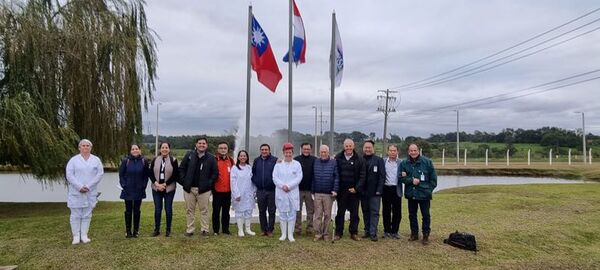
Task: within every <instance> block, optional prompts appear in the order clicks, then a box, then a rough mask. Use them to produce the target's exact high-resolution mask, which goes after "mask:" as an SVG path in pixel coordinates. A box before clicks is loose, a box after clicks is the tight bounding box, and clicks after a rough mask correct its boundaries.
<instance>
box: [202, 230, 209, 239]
mask: <svg viewBox="0 0 600 270" xmlns="http://www.w3.org/2000/svg"><path fill="white" fill-rule="evenodd" d="M201 236H202V238H204V239H208V232H207V231H202V234H201Z"/></svg>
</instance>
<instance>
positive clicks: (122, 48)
mask: <svg viewBox="0 0 600 270" xmlns="http://www.w3.org/2000/svg"><path fill="white" fill-rule="evenodd" d="M1 5H2V6H1V7H0V57H1V61H0V164H10V165H15V166H18V168H20V169H21V170H22V171H25V170H29V169H30V170H31V171H32V172H33V174H34V175H36V176H37V177H39V178H42V179H51V178H56V177H58V176H60V175H61V174H62V171H63V168H64V164H66V162H67V161H68V159H69V157H70V156H71V155H72V154H73V153H75V152H76V143H77V141H78V139H79V138H88V139H90V140H91V141H92V142H93V143H94V152H95V153H96V154H97V155H99V156H100V157H101V158H102V159H103V160H104V161H115V160H117V159H118V157H119V156H120V155H122V154H123V153H127V149H128V145H129V144H130V143H132V142H134V141H136V140H139V138H141V134H142V106H143V107H144V109H147V106H148V103H149V102H152V93H153V91H154V90H155V87H154V80H155V79H156V66H157V58H156V44H155V41H154V38H155V36H156V35H155V33H154V32H152V31H151V30H150V29H149V27H148V25H147V20H146V14H145V12H144V5H145V3H144V1H143V0H128V1H126V0H71V1H63V0H61V1H58V0H54V1H52V0H29V1H10V0H8V1H3V4H1Z"/></svg>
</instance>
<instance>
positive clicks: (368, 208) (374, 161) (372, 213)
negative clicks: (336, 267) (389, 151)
mask: <svg viewBox="0 0 600 270" xmlns="http://www.w3.org/2000/svg"><path fill="white" fill-rule="evenodd" d="M363 154H364V156H363V158H364V159H365V183H364V185H361V189H360V194H361V199H360V205H361V208H362V213H363V220H364V225H365V234H364V235H363V238H371V241H377V225H378V224H379V207H380V206H381V195H382V194H383V183H384V182H385V163H384V162H383V159H382V158H380V157H378V156H376V155H375V142H374V141H372V140H366V141H365V143H364V145H363Z"/></svg>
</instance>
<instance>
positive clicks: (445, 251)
mask: <svg viewBox="0 0 600 270" xmlns="http://www.w3.org/2000/svg"><path fill="white" fill-rule="evenodd" d="M174 210H175V213H174V235H173V237H171V238H165V237H163V236H161V237H157V238H153V237H149V234H150V233H151V232H152V228H153V218H152V212H153V206H152V204H150V203H145V204H143V206H142V228H141V231H142V236H141V238H138V239H125V237H124V229H123V228H124V225H123V217H122V215H123V214H122V213H123V205H122V204H121V203H108V202H100V203H99V204H98V207H97V208H96V210H95V211H94V217H93V221H92V227H91V230H90V237H91V238H92V239H93V241H92V243H90V244H86V245H76V246H72V245H71V244H70V233H69V222H68V219H69V211H68V209H67V208H66V206H65V204H64V203H43V204H10V203H1V204H0V232H1V233H0V265H13V264H17V265H19V266H20V269H115V268H118V269H150V268H152V269H166V268H176V269H207V268H208V269H259V268H261V269H284V268H285V269H288V268H290V269H315V268H316V269H323V268H339V269H345V268H352V269H398V268H412V269H417V268H418V269H431V268H452V269H465V268H478V269H483V268H485V269H489V268H507V269H516V268H519V269H550V268H555V269H558V268H560V269H563V268H576V269H598V268H599V267H600V233H599V232H600V184H594V183H589V184H568V185H516V186H477V187H467V188H459V189H453V190H446V191H442V192H440V193H437V194H435V196H434V200H433V201H432V209H431V211H432V243H431V244H430V245H429V246H426V247H424V246H422V245H421V244H420V243H415V242H411V243H409V242H407V241H406V238H407V236H408V235H407V234H408V218H407V213H406V203H405V201H404V202H403V218H402V222H401V229H400V231H401V234H402V237H403V238H402V239H401V240H387V239H383V240H380V241H379V242H377V243H373V242H371V241H361V242H353V241H351V240H349V239H348V237H347V236H346V237H344V238H343V239H342V240H341V241H339V242H336V243H335V244H331V243H326V242H322V241H321V242H317V243H314V242H312V240H311V238H310V237H307V236H297V237H296V238H297V242H296V243H289V242H279V241H278V240H277V239H276V237H274V238H265V237H259V236H255V237H245V238H242V239H240V238H238V237H236V236H211V237H210V238H209V239H207V240H203V239H200V238H199V237H197V236H194V237H193V238H191V239H188V238H185V237H184V236H183V235H182V233H183V231H184V228H185V215H184V209H183V204H182V203H176V204H175V209H174ZM380 222H381V221H380ZM346 226H347V225H346ZM253 227H254V230H255V231H258V225H257V224H254V225H253ZM276 227H278V225H276ZM361 228H362V225H361ZM454 230H460V231H469V232H472V233H474V234H475V235H476V236H477V240H478V244H479V249H480V252H478V253H477V254H476V255H475V254H473V253H471V252H467V251H463V250H459V249H456V248H453V247H450V246H447V245H445V244H443V243H442V240H443V238H445V237H447V235H448V233H450V232H453V231H454ZM231 231H232V232H233V233H234V234H235V233H236V229H235V227H234V226H232V227H231ZM380 231H381V229H380ZM276 234H278V232H276Z"/></svg>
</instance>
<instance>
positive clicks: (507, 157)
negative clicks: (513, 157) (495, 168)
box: [506, 149, 510, 166]
mask: <svg viewBox="0 0 600 270" xmlns="http://www.w3.org/2000/svg"><path fill="white" fill-rule="evenodd" d="M506 166H510V149H506Z"/></svg>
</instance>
